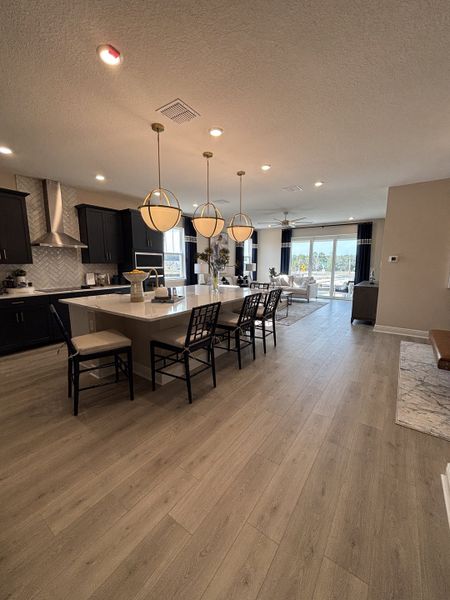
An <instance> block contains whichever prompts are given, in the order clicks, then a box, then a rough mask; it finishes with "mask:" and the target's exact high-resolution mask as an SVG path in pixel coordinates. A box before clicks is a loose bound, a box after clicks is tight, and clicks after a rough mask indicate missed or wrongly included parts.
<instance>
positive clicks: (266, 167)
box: [261, 165, 272, 171]
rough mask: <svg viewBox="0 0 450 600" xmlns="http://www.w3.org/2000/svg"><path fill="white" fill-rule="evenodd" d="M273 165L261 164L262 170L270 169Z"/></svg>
mask: <svg viewBox="0 0 450 600" xmlns="http://www.w3.org/2000/svg"><path fill="white" fill-rule="evenodd" d="M271 168H272V165H261V171H270V169H271Z"/></svg>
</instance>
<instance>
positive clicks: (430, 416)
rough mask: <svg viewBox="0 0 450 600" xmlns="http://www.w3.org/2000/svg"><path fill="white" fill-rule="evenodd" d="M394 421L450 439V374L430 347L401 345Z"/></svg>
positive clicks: (411, 344) (407, 343)
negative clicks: (442, 367)
mask: <svg viewBox="0 0 450 600" xmlns="http://www.w3.org/2000/svg"><path fill="white" fill-rule="evenodd" d="M395 422H396V423H398V424H399V425H404V426H405V427H409V428H410V429H416V430H417V431H422V432H423V433H429V434H430V435H434V436H436V437H440V438H444V439H445V440H450V371H444V370H443V369H438V368H437V366H436V360H435V358H434V354H433V349H432V348H431V346H429V345H428V344H416V343H414V342H401V344H400V366H399V374H398V389H397V415H396V419H395Z"/></svg>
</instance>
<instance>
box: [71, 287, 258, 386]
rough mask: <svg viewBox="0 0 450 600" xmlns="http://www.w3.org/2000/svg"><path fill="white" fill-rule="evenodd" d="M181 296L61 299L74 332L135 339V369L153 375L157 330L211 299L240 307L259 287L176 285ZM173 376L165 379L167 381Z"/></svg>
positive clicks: (176, 322) (150, 294)
mask: <svg viewBox="0 0 450 600" xmlns="http://www.w3.org/2000/svg"><path fill="white" fill-rule="evenodd" d="M177 293H178V296H183V299H182V300H179V301H178V302H176V303H175V304H162V303H154V302H152V299H153V298H154V292H147V293H145V294H144V296H145V302H130V295H129V294H109V295H108V296H90V297H87V298H70V299H61V300H60V302H62V303H64V304H67V305H68V306H69V311H70V322H71V327H72V335H73V336H76V335H82V334H84V333H91V332H94V331H100V330H102V329H115V330H116V331H119V332H120V333H123V334H124V335H126V336H127V337H129V338H130V339H131V340H132V343H133V364H134V372H135V373H137V374H138V375H140V376H141V377H145V378H147V379H149V378H150V350H149V348H150V343H149V342H150V340H151V339H158V332H159V331H161V330H165V329H167V328H169V327H176V326H179V325H185V326H186V329H187V325H188V322H189V316H190V313H191V310H192V309H193V308H194V307H195V306H202V305H203V304H209V303H210V302H221V303H222V305H223V306H226V307H227V308H231V309H232V308H234V307H236V306H239V305H240V304H241V303H242V301H243V299H244V298H245V296H248V295H249V294H255V293H259V291H258V290H256V289H255V290H253V289H252V290H250V289H247V288H239V287H237V286H220V287H219V292H218V293H214V292H211V291H210V288H209V286H206V285H189V286H180V287H177ZM170 380H171V378H163V379H162V380H160V381H159V383H166V382H167V381H170Z"/></svg>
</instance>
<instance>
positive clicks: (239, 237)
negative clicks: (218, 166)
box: [227, 171, 253, 242]
mask: <svg viewBox="0 0 450 600" xmlns="http://www.w3.org/2000/svg"><path fill="white" fill-rule="evenodd" d="M237 175H238V177H239V180H240V181H239V212H238V213H236V214H235V215H234V217H233V218H232V219H231V221H230V224H229V225H228V227H227V231H228V235H229V236H230V237H231V239H232V240H234V241H235V242H245V240H248V239H249V237H250V236H251V235H252V233H253V224H252V220H251V219H250V217H249V216H248V215H246V214H245V213H243V212H242V177H243V176H244V175H245V171H238V172H237Z"/></svg>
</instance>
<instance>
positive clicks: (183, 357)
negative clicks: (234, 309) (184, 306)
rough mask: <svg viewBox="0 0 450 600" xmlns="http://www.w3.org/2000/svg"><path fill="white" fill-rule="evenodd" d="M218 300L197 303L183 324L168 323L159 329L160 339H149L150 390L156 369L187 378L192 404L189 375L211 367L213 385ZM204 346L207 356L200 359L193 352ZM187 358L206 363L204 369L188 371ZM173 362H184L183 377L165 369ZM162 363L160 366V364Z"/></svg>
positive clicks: (153, 384) (163, 372)
mask: <svg viewBox="0 0 450 600" xmlns="http://www.w3.org/2000/svg"><path fill="white" fill-rule="evenodd" d="M220 304H221V303H220V302H212V303H211V304H205V305H203V306H196V307H195V308H193V309H192V311H191V316H190V319H189V325H188V328H187V330H186V328H185V327H170V328H169V329H166V330H165V331H161V332H159V333H158V336H159V339H157V340H151V342H150V361H151V369H152V390H153V391H155V389H156V373H161V374H163V375H170V377H174V378H175V379H182V380H184V381H186V385H187V392H188V399H189V404H192V389H191V377H193V376H194V375H199V374H200V373H203V371H206V370H207V369H211V371H212V379H213V385H214V387H216V363H215V357H214V335H215V331H216V324H217V318H218V316H219V310H220ZM158 348H160V349H161V350H165V351H166V353H165V354H158V353H157V349H158ZM201 349H205V350H206V351H207V359H206V360H203V359H201V358H199V357H198V356H194V355H193V352H196V351H197V350H201ZM189 359H192V360H195V361H197V362H198V363H201V364H203V365H205V366H204V367H203V369H200V370H198V371H196V372H195V373H191V371H190V365H189ZM176 363H182V364H184V373H185V374H184V377H183V376H181V375H174V374H173V373H171V372H169V371H167V370H166V369H167V368H169V367H171V366H172V365H174V364H176ZM159 365H161V366H159Z"/></svg>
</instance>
